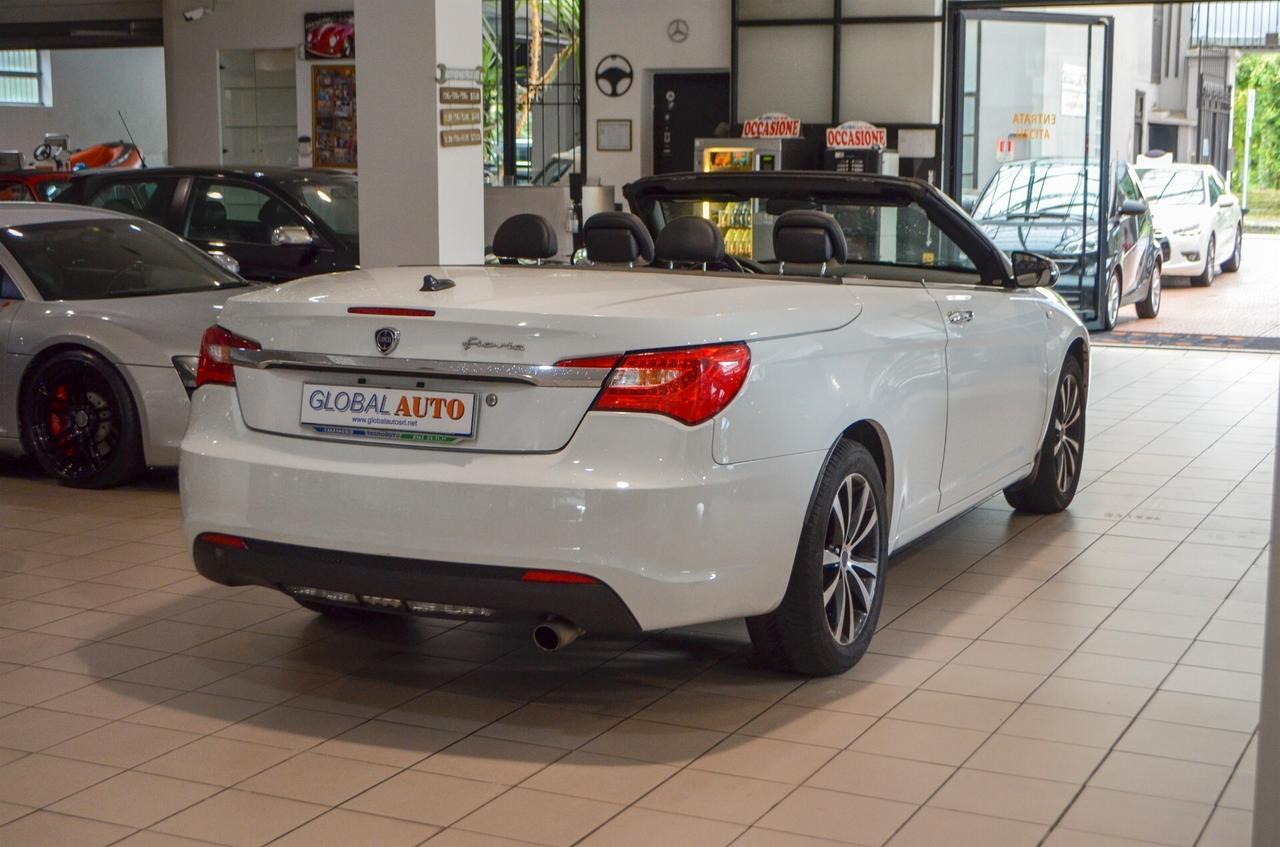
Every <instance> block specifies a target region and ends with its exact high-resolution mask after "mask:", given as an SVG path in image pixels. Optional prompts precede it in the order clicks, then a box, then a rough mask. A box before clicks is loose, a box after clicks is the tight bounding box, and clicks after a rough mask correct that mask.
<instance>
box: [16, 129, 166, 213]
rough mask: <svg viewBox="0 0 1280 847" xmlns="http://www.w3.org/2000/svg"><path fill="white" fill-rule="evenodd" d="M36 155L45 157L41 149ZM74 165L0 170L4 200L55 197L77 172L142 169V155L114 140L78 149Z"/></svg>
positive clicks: (72, 155) (132, 147) (130, 145)
mask: <svg viewBox="0 0 1280 847" xmlns="http://www.w3.org/2000/svg"><path fill="white" fill-rule="evenodd" d="M42 146H43V145H42ZM36 157H37V158H41V157H40V154H39V148H37V154H36ZM46 158H47V157H46ZM70 165H71V169H70V170H49V169H44V168H31V169H26V170H18V171H8V172H0V202H5V201H14V200H27V201H30V200H52V199H53V198H54V197H56V196H58V192H60V191H62V189H64V188H66V187H67V185H68V184H69V183H70V182H71V174H73V173H74V172H76V171H82V170H88V169H90V168H140V167H142V154H141V152H139V150H138V148H137V147H134V146H133V145H132V144H128V143H126V142H124V141H113V142H108V143H106V144H95V145H93V146H92V147H86V148H85V149H83V150H77V151H75V152H74V153H72V154H71V156H70Z"/></svg>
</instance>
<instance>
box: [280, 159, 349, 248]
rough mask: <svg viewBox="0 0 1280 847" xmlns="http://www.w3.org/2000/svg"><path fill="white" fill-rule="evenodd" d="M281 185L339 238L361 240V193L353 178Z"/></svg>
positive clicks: (325, 177) (309, 178)
mask: <svg viewBox="0 0 1280 847" xmlns="http://www.w3.org/2000/svg"><path fill="white" fill-rule="evenodd" d="M281 185H282V186H283V187H284V189H285V190H286V191H288V192H289V193H290V194H292V195H293V196H294V197H296V198H297V199H298V200H299V201H300V202H301V203H302V204H303V205H304V206H306V207H307V208H308V209H309V210H311V212H312V213H313V214H315V216H316V217H318V218H320V220H322V221H324V222H325V223H326V224H328V226H329V228H330V229H332V230H333V231H334V232H336V233H337V234H338V235H339V236H341V237H342V238H349V239H351V240H352V241H355V240H357V239H359V238H360V191H359V188H358V183H357V182H356V180H355V178H354V177H349V176H340V175H329V174H317V175H314V176H307V177H299V178H297V179H287V180H282V181H281Z"/></svg>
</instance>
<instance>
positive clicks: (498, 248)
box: [493, 212, 560, 261]
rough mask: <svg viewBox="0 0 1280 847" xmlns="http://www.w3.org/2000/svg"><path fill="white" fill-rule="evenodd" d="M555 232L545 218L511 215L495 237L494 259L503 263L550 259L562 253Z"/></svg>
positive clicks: (527, 213)
mask: <svg viewBox="0 0 1280 847" xmlns="http://www.w3.org/2000/svg"><path fill="white" fill-rule="evenodd" d="M559 249H560V245H559V243H558V242H557V241H556V231H555V230H554V229H552V228H551V224H549V223H547V219H546V218H544V217H542V215H535V214H532V213H529V212H525V213H522V214H519V215H512V216H511V217H509V218H507V219H506V220H505V221H503V222H502V225H501V226H499V227H498V231H497V232H495V233H494V234H493V255H495V256H497V257H498V258H500V259H537V260H539V261H541V260H543V259H550V258H552V257H553V256H555V254H556V253H557V252H559Z"/></svg>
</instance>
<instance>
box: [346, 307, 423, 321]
mask: <svg viewBox="0 0 1280 847" xmlns="http://www.w3.org/2000/svg"><path fill="white" fill-rule="evenodd" d="M347 314H348V315H382V316H383V317H388V318H434V317H435V316H436V312H435V309H388V308H383V307H381V306H352V307H350V308H349V309H347Z"/></svg>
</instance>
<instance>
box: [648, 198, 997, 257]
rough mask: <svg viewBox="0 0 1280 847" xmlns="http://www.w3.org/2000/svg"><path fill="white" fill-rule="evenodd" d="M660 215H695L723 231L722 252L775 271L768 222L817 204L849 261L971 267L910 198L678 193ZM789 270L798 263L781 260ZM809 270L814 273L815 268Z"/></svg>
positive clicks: (663, 204) (957, 248) (958, 250)
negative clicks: (899, 201)
mask: <svg viewBox="0 0 1280 847" xmlns="http://www.w3.org/2000/svg"><path fill="white" fill-rule="evenodd" d="M661 206H662V217H663V220H671V219H672V218H676V217H680V216H683V215H700V216H701V217H704V218H707V219H709V220H710V221H711V222H712V223H714V224H715V225H716V226H717V227H718V228H719V229H720V232H721V233H722V234H723V235H724V241H725V252H726V253H728V254H729V255H731V256H734V257H735V258H738V259H746V260H748V261H751V262H754V263H755V264H757V265H760V266H762V267H764V268H765V269H767V270H769V271H770V272H776V270H777V265H778V261H777V258H776V257H775V256H774V253H773V225H774V222H775V221H776V220H777V217H778V215H780V214H782V213H783V212H784V211H787V210H789V209H796V208H806V209H817V210H819V211H823V212H827V213H829V214H831V215H832V217H834V218H835V219H836V222H837V223H839V224H840V228H841V229H842V230H843V231H844V234H845V240H846V241H847V242H848V244H849V261H848V264H850V265H895V266H902V267H910V268H936V269H938V270H948V271H963V272H973V271H974V270H975V269H976V268H975V265H974V263H973V260H972V259H970V258H969V256H968V255H967V254H966V253H965V252H964V251H963V250H962V249H961V248H960V247H959V246H957V245H956V243H955V242H954V241H952V240H951V239H950V238H949V237H948V236H947V235H946V233H944V232H943V231H942V230H940V229H939V228H938V227H937V226H936V225H935V224H934V223H933V222H932V221H931V220H930V219H929V216H928V213H926V212H925V210H924V209H923V208H921V207H920V206H918V205H916V204H915V203H907V204H904V205H890V204H881V203H877V202H875V201H873V200H871V199H866V200H863V199H860V198H856V197H851V198H840V199H839V200H834V199H833V200H831V201H826V202H823V201H817V200H816V201H812V202H810V201H800V200H790V199H787V200H782V199H778V198H774V199H767V198H750V199H741V200H733V201H719V200H698V199H696V198H680V199H678V200H677V199H672V200H666V201H662V203H661ZM786 270H787V272H788V273H792V274H805V273H807V272H808V270H807V269H804V268H794V267H793V266H791V265H787V267H786ZM813 272H814V273H816V272H817V270H816V269H815V270H814V271H813Z"/></svg>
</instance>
